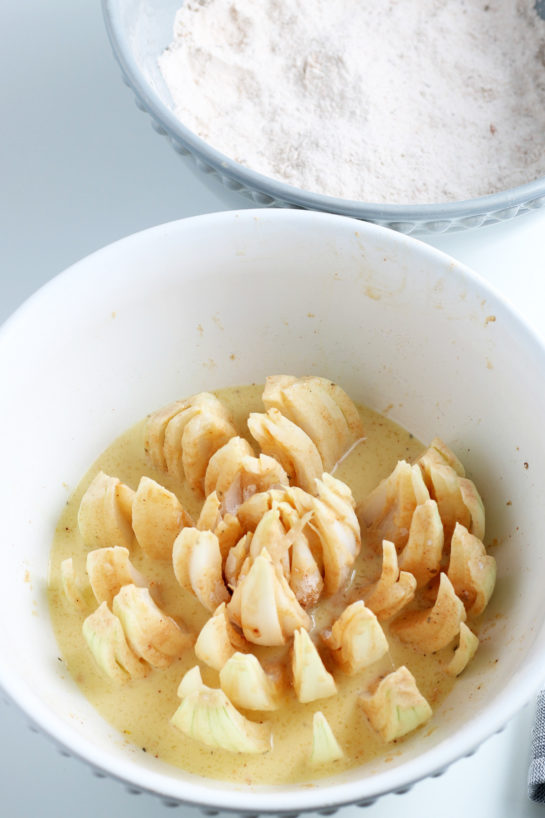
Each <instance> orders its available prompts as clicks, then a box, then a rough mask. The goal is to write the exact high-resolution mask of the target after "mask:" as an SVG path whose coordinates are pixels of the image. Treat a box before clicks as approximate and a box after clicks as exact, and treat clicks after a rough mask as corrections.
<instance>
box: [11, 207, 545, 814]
mask: <svg viewBox="0 0 545 818" xmlns="http://www.w3.org/2000/svg"><path fill="white" fill-rule="evenodd" d="M278 372H290V373H296V374H312V373H315V374H320V375H324V376H326V377H329V378H331V379H333V380H336V381H338V382H339V383H340V384H341V385H342V386H344V387H345V389H346V390H347V391H348V392H349V394H351V396H353V397H354V398H355V399H356V400H358V401H361V402H364V403H367V404H368V405H370V406H372V407H373V408H376V409H379V410H386V411H388V413H389V414H390V416H391V417H393V418H394V419H395V420H396V421H398V422H399V423H401V424H402V425H403V426H405V427H406V428H408V429H410V430H411V431H412V432H413V433H414V434H416V435H417V436H418V437H420V439H421V440H423V441H424V442H427V441H429V440H430V439H431V438H432V437H433V436H434V435H436V434H437V435H440V436H441V437H443V438H444V439H445V440H446V441H447V442H448V443H449V445H451V446H452V447H453V448H454V449H455V451H457V452H458V454H459V455H460V456H461V458H462V460H463V461H464V463H465V464H466V467H467V469H468V471H469V473H470V475H471V476H472V477H473V478H474V479H475V481H476V483H477V485H478V486H479V488H480V489H481V490H482V494H483V497H484V501H485V504H486V507H487V510H488V529H487V537H486V542H487V543H488V544H494V550H493V553H494V554H495V556H496V558H497V560H498V566H499V578H498V586H497V592H496V594H495V596H494V598H493V601H492V603H491V605H490V607H489V610H488V613H487V614H486V622H487V624H486V628H485V631H486V638H485V640H484V641H483V645H482V649H481V650H480V651H479V653H478V655H477V658H476V660H475V662H474V663H473V664H472V665H471V667H470V668H469V669H468V671H467V672H466V673H465V674H464V675H463V676H462V677H461V678H460V680H459V681H458V683H457V684H456V685H455V689H454V691H453V693H452V694H451V695H450V696H449V697H448V698H447V699H446V701H445V702H444V704H443V705H442V706H441V707H440V708H439V709H438V711H437V713H436V716H435V718H434V721H433V724H432V729H431V730H428V731H427V732H423V731H420V732H419V733H418V735H416V736H415V737H413V738H412V739H411V740H410V741H408V742H407V743H405V744H404V745H403V749H402V752H401V753H399V755H396V756H395V758H394V760H393V761H392V762H391V763H389V764H385V763H384V761H383V760H380V761H377V762H373V763H372V764H369V765H367V767H366V768H364V769H363V770H361V769H359V770H356V771H353V772H351V773H347V774H345V775H343V776H342V778H341V777H338V778H334V779H331V780H325V781H324V782H323V783H321V784H319V785H318V786H316V787H312V788H309V789H306V790H302V789H301V788H297V787H292V788H284V789H277V790H275V789H273V790H272V791H271V792H267V788H255V789H253V788H251V787H245V788H244V789H242V788H237V787H234V786H231V785H229V784H222V783H218V782H204V781H201V780H199V779H197V778H194V777H192V776H189V775H186V774H184V773H183V772H182V771H178V770H174V769H172V768H167V767H166V765H164V764H162V763H161V762H159V761H157V760H156V759H153V758H150V757H149V756H147V755H144V754H142V753H141V752H139V751H138V750H137V749H136V748H133V747H131V746H130V745H127V743H126V742H125V741H124V740H123V738H122V737H121V736H119V735H117V734H116V733H115V731H113V729H111V728H110V727H109V726H108V725H107V724H105V723H104V722H103V721H102V720H101V719H100V718H99V717H98V716H97V715H96V713H95V712H94V710H93V709H92V707H90V705H88V703H87V702H86V701H85V700H84V699H83V698H82V696H81V695H80V693H79V691H78V689H77V687H76V685H75V684H74V683H73V681H72V680H71V679H70V678H67V677H66V674H65V672H64V671H63V666H62V664H61V663H60V662H59V661H58V659H57V648H56V643H55V640H54V637H53V634H52V631H51V626H50V622H49V614H48V610H47V600H46V585H47V573H48V555H49V549H50V545H51V540H52V536H53V530H54V527H55V524H56V521H57V519H58V516H59V515H60V512H61V509H62V507H63V504H64V503H65V502H66V499H67V497H68V495H69V494H70V492H71V490H72V489H74V488H75V486H76V484H77V482H78V481H79V479H80V478H81V476H82V475H83V474H84V473H85V471H86V470H87V468H88V466H89V465H90V463H91V462H92V461H93V460H94V459H95V457H96V456H97V455H98V454H99V453H100V452H101V451H102V450H103V449H104V448H105V447H106V446H107V445H108V444H109V443H110V442H111V441H112V440H113V439H114V438H115V437H116V436H117V435H118V434H119V433H121V432H122V431H123V430H125V429H126V428H127V427H128V426H129V425H131V424H132V423H133V422H135V421H137V420H139V419H140V418H142V417H143V416H144V415H145V414H146V413H147V412H149V411H150V410H152V409H154V408H157V407H158V406H160V405H161V404H163V403H166V402H168V401H170V400H172V399H175V398H180V397H183V396H186V395H189V394H191V393H194V392H197V391H199V390H202V389H210V388H217V387H222V386H227V385H237V384H244V383H250V382H262V381H263V380H264V378H265V376H266V375H267V374H272V373H278ZM544 374H545V351H544V349H543V348H542V346H541V345H540V343H539V342H538V341H537V340H536V338H535V337H534V336H533V335H532V334H531V332H530V331H529V330H528V329H527V328H526V327H525V326H524V324H523V322H522V321H521V320H520V319H519V318H518V317H517V316H516V315H514V314H513V313H512V311H511V310H510V309H509V308H508V307H507V306H506V305H505V304H504V303H503V301H502V300H501V299H500V298H499V297H498V296H496V295H495V293H494V292H493V291H492V290H491V289H490V288H489V287H488V286H487V285H486V284H485V283H484V282H482V281H481V280H480V279H479V278H478V277H477V276H475V275H473V274H471V273H470V272H468V271H467V270H465V269H464V268H462V267H461V266H459V265H458V264H457V263H456V262H454V261H453V260H451V259H449V258H447V257H445V256H444V255H442V254H440V253H438V252H437V251H435V250H432V249H431V248H429V247H427V246H426V245H423V244H420V243H419V242H416V241H415V240H411V239H407V238H405V237H403V236H400V235H398V234H395V233H393V232H392V231H388V230H384V229H382V228H379V227H375V226H372V225H367V224H361V223H358V222H355V221H352V220H350V219H346V218H342V217H336V216H329V215H326V214H318V213H308V212H299V211H281V210H277V211H243V212H240V213H223V214H215V215H211V216H206V217H199V218H196V219H189V220H186V221H182V222H176V223H173V224H170V225H164V226H161V227H157V228H154V229H152V230H149V231H145V232H144V233H141V234H137V235H135V236H132V237H130V238H128V239H125V240H123V241H121V242H118V243H117V244H114V245H111V246H110V247H108V248H106V249H104V250H102V251H100V252H98V253H96V254H94V255H93V256H90V257H89V258H87V259H85V260H83V261H82V262H80V263H79V264H77V265H75V266H74V267H73V268H71V269H70V270H68V271H67V272H66V273H64V274H62V275H61V276H59V277H57V278H56V279H55V280H53V281H52V282H50V283H49V284H48V285H47V286H46V287H44V288H43V289H42V290H41V291H39V292H38V293H37V294H36V295H35V296H34V297H33V298H31V299H30V300H29V301H28V302H27V303H26V304H25V305H24V306H23V307H22V308H21V309H20V310H19V311H18V312H17V313H16V314H15V315H14V316H13V317H12V318H11V319H10V321H9V322H8V323H7V324H6V325H5V326H4V328H3V330H2V332H1V333H0V377H1V379H2V381H3V383H4V384H7V385H8V386H9V396H10V399H9V400H5V401H3V402H2V405H1V406H0V419H1V421H2V424H3V425H2V428H4V429H7V430H9V434H7V435H5V440H4V460H5V463H7V464H9V467H8V468H7V469H5V470H4V474H3V477H2V488H3V494H2V497H3V502H2V515H3V531H4V542H3V559H4V571H2V572H1V573H0V656H1V657H2V659H1V661H0V683H1V684H2V685H3V686H4V688H5V689H6V691H7V692H8V694H9V695H11V696H12V697H13V698H14V699H15V700H16V701H17V702H18V703H19V705H20V706H21V707H22V708H23V709H25V710H26V712H27V713H28V714H29V716H30V718H31V719H33V720H35V721H36V722H37V723H38V724H39V725H40V726H41V727H42V728H43V729H45V730H46V731H48V732H50V733H51V734H52V735H53V736H54V737H56V738H57V739H58V740H59V741H61V742H63V743H65V744H66V745H68V746H69V747H70V748H71V750H72V751H73V752H74V753H76V754H78V755H80V756H82V757H83V758H85V759H87V760H88V761H89V762H90V763H92V764H93V765H94V766H96V767H100V768H104V769H107V770H109V771H110V772H112V774H114V775H116V776H119V777H121V778H124V779H126V780H129V781H131V782H133V783H134V784H135V785H136V786H143V787H146V788H149V789H151V790H155V791H158V792H161V793H163V794H165V795H168V796H171V797H173V798H177V797H179V798H181V799H185V800H189V801H194V802H196V803H204V804H211V805H216V806H223V807H232V808H238V809H247V810H253V811H255V810H264V811H266V810H273V811H274V810H275V809H276V810H279V809H290V810H294V809H301V808H311V807H317V806H319V805H323V804H324V803H343V802H349V801H354V800H356V801H357V800H360V801H361V800H365V799H367V798H370V797H373V796H374V795H376V794H379V793H381V792H385V791H389V790H392V789H396V788H400V787H403V786H405V785H406V784H407V783H410V782H411V781H414V780H417V779H418V778H420V777H422V776H424V775H426V774H429V773H430V772H433V771H434V770H436V769H438V768H441V767H442V766H445V765H447V764H448V763H450V762H451V761H452V760H454V759H455V758H457V757H459V756H460V755H462V754H463V753H465V752H468V751H469V750H471V749H472V748H473V747H474V746H476V745H477V744H478V743H479V742H480V741H482V740H483V739H484V738H485V737H486V736H487V735H489V734H490V733H492V732H493V731H494V730H497V729H499V728H500V727H501V726H502V724H503V723H504V722H505V721H506V719H507V718H509V716H510V715H512V714H513V713H514V712H516V710H517V709H518V708H519V707H521V706H522V705H523V703H524V702H525V701H526V700H527V699H528V698H529V697H530V696H531V694H532V692H533V691H534V690H535V689H536V688H537V686H538V684H539V682H540V680H541V678H542V677H543V676H545V661H544V657H545V653H544V648H545V629H544V621H545V597H544V595H543V593H542V576H543V571H544V568H545V566H544V563H545V555H544V552H543V549H542V548H541V544H540V536H539V534H540V531H541V517H542V513H541V504H542V501H541V492H542V488H541V487H542V486H543V485H544V484H545V465H544V464H545V435H544V434H543V431H542V424H541V418H542V417H543V415H544V413H545V386H544V384H545V378H544Z"/></svg>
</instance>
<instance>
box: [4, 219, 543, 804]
mask: <svg viewBox="0 0 545 818" xmlns="http://www.w3.org/2000/svg"><path fill="white" fill-rule="evenodd" d="M256 218H259V219H260V220H267V221H270V222H277V223H279V224H280V225H282V224H284V225H286V226H287V225H290V226H291V227H293V223H294V222H295V223H296V224H297V223H301V224H303V225H304V224H305V223H308V224H310V225H312V226H313V227H315V228H316V232H317V234H320V228H323V227H325V226H326V225H328V224H331V225H333V224H334V223H339V222H346V223H348V224H349V226H350V227H351V230H352V231H353V230H356V231H357V232H358V233H359V235H360V237H363V239H365V237H366V236H377V237H379V238H380V239H382V240H386V241H389V242H392V243H393V244H394V245H397V246H398V247H401V248H403V247H407V248H411V247H412V248H416V249H418V253H419V255H420V256H421V257H422V258H424V259H427V260H429V261H430V262H431V263H436V264H437V265H438V266H439V267H440V269H442V270H444V271H445V274H450V275H452V274H454V275H456V276H457V277H458V278H459V279H460V280H461V281H465V282H466V283H467V284H468V285H470V286H471V287H472V288H473V289H474V290H477V292H479V291H480V292H481V294H482V295H483V296H486V298H487V299H488V303H489V304H490V307H491V308H493V310H494V312H495V313H496V314H497V315H499V316H500V318H501V316H504V317H505V319H506V320H508V321H510V323H511V325H515V326H516V327H517V330H518V335H519V337H520V340H521V342H522V343H523V344H524V346H525V347H526V348H527V349H528V350H531V351H532V352H534V353H537V355H538V356H539V357H540V358H541V359H542V362H543V367H544V369H545V341H544V340H543V339H542V338H541V336H540V335H538V333H537V332H536V331H535V330H534V328H533V327H532V325H530V324H529V323H528V322H527V321H526V320H525V319H524V318H522V317H521V316H520V315H519V313H518V312H517V310H516V309H515V308H514V307H513V306H512V305H511V304H510V303H509V302H508V300H507V299H505V298H504V297H503V296H502V295H501V294H500V293H498V292H497V291H496V290H495V288H494V287H493V286H492V285H491V284H490V283H489V282H488V281H486V280H485V279H484V278H483V277H482V276H480V275H479V274H478V273H475V272H474V271H473V270H471V269H470V268H469V267H467V266H466V265H464V264H461V263H459V262H458V261H456V260H455V259H453V258H452V257H451V256H449V255H447V254H446V253H444V252H442V251H440V250H437V249H436V248H434V247H432V246H431V245H428V244H426V243H425V242H422V241H419V240H418V239H415V238H413V237H409V236H405V235H403V234H401V233H397V232H395V231H392V230H390V229H388V228H385V227H381V226H379V225H375V224H370V223H363V224H362V223H361V222H355V221H354V220H353V219H349V218H347V217H345V216H340V215H336V214H330V213H318V212H314V211H297V210H290V209H274V210H269V209H244V210H240V211H221V212H218V213H210V214H204V215H200V216H193V217H190V218H185V219H179V220H176V221H172V222H168V223H166V224H161V225H157V226H155V227H151V228H148V229H146V230H142V231H139V232H137V233H133V234H131V235H128V236H126V237H124V238H122V239H119V240H118V241H115V242H112V243H111V244H108V245H106V246H105V247H103V248H101V249H99V250H96V251H95V252H93V253H91V254H89V255H88V256H86V257H84V258H82V259H80V260H79V261H77V262H76V263H75V264H73V265H71V266H70V267H68V268H67V269H66V270H64V271H63V272H61V273H59V274H58V275H57V276H55V277H54V278H53V279H51V280H50V281H49V282H47V283H46V284H45V285H43V286H42V287H41V288H40V289H39V290H37V291H36V292H35V293H34V294H33V295H32V296H31V297H30V298H29V299H27V300H26V301H25V302H24V303H23V304H22V305H21V306H20V307H19V308H18V309H17V310H16V311H15V312H14V313H13V314H12V316H11V317H10V318H9V319H8V320H7V321H6V322H5V323H4V325H3V326H2V327H1V328H0V346H1V345H2V344H6V343H8V344H9V343H10V340H11V336H12V335H15V336H16V335H17V333H18V332H20V331H21V330H20V329H19V327H20V326H21V322H23V326H24V322H26V321H27V320H28V319H27V316H26V313H27V312H31V311H32V310H35V309H36V308H39V306H40V302H41V300H42V299H43V298H44V296H46V299H47V298H49V297H50V295H51V294H52V293H55V290H56V288H57V289H58V288H59V287H60V288H63V287H64V286H65V283H66V282H72V281H73V280H74V279H77V277H78V276H81V277H86V276H87V267H88V265H89V263H97V264H98V265H99V267H100V266H102V267H103V268H104V269H111V268H110V265H108V264H104V262H105V261H107V258H108V255H109V254H111V253H115V254H117V253H118V252H119V251H120V250H121V251H125V250H126V249H130V248H131V246H133V245H136V246H138V245H139V244H141V243H142V242H144V243H149V242H152V243H154V242H155V241H156V240H157V239H158V240H159V241H165V240H168V239H169V238H170V237H171V236H172V235H173V234H179V235H180V237H182V236H183V234H184V233H185V232H189V233H190V232H191V230H192V228H193V226H194V225H195V224H197V223H207V227H208V230H210V228H211V227H212V228H213V227H214V226H215V225H222V224H223V225H229V224H232V223H234V221H236V222H237V223H239V224H240V223H243V222H247V223H248V224H255V220H256ZM544 679H545V655H540V654H539V653H538V652H536V655H534V656H533V657H531V658H530V659H529V660H528V661H527V664H526V666H525V672H524V674H523V675H522V674H520V672H519V673H518V674H515V676H514V677H513V679H511V680H510V682H509V683H508V685H507V686H506V687H505V688H504V689H503V690H502V691H501V692H500V693H499V694H498V695H497V697H496V699H495V700H494V702H493V703H492V704H489V705H488V706H487V707H486V709H485V710H482V711H481V712H480V713H479V714H478V715H477V716H476V717H475V718H474V719H473V720H471V722H468V723H466V724H465V725H464V726H463V727H462V728H461V729H460V731H459V732H458V733H457V734H456V735H455V736H454V737H452V738H451V740H449V741H443V742H441V744H439V745H438V746H437V747H435V748H432V749H431V750H427V751H426V752H424V753H421V754H419V755H418V756H416V758H414V759H411V760H409V761H407V762H406V763H404V764H402V765H400V766H399V767H396V768H393V769H391V770H386V771H384V772H380V773H377V774H376V775H373V776H366V777H365V778H363V779H360V780H357V781H349V782H346V781H341V782H337V783H332V784H329V783H327V780H322V781H321V782H319V783H318V785H317V786H315V787H309V788H305V787H299V788H298V789H297V790H296V789H295V788H290V789H284V790H282V789H280V790H279V791H274V790H273V791H271V789H270V788H269V789H261V788H255V789H254V790H252V791H250V792H248V791H247V789H246V788H239V789H235V788H233V789H229V790H222V789H221V783H219V782H215V781H214V782H212V783H213V784H214V785H218V783H219V786H216V787H214V786H212V787H211V786H210V783H211V782H210V781H209V780H208V779H200V778H197V777H195V783H193V781H192V782H191V784H188V783H187V781H182V780H180V779H177V778H176V777H175V776H173V775H169V774H168V772H165V773H163V772H161V773H158V772H155V771H153V772H152V771H149V770H146V771H144V770H142V769H140V768H138V767H137V766H136V765H134V763H133V762H131V761H129V760H126V759H107V762H108V763H107V764H105V762H104V754H103V753H102V752H99V750H98V749H97V748H95V747H94V746H93V745H90V744H89V743H88V742H87V740H86V739H85V737H84V736H82V735H80V734H79V733H78V732H77V731H76V730H75V729H74V728H73V727H72V726H71V725H70V724H67V723H65V722H64V721H62V720H61V719H60V717H58V716H56V715H55V714H54V713H53V712H52V711H50V710H49V708H48V707H47V706H46V705H45V704H44V703H43V702H42V700H41V699H39V698H38V697H37V695H36V693H35V692H34V691H33V689H32V688H31V687H30V686H29V685H28V684H27V683H26V681H25V680H21V679H20V678H18V675H17V674H15V675H13V674H12V673H11V667H10V665H9V663H0V688H2V689H3V690H4V691H5V693H6V695H7V696H8V697H9V698H10V699H12V700H13V702H14V703H15V704H16V705H17V706H18V707H19V708H20V709H21V710H22V711H23V712H24V713H25V714H26V716H27V717H28V718H29V719H30V720H31V722H32V723H33V724H34V725H36V726H37V727H38V728H39V730H40V731H41V732H43V733H44V734H46V735H47V736H49V737H50V738H51V739H53V741H54V742H55V743H57V744H58V745H61V747H64V748H66V749H67V750H68V752H69V754H70V755H72V756H74V757H77V758H79V759H81V760H83V761H84V762H86V763H87V764H89V765H90V766H91V767H92V768H93V769H94V770H95V771H98V772H100V773H102V774H104V775H106V776H108V777H111V778H114V779H117V780H119V781H121V782H123V783H125V784H126V785H129V787H131V788H134V789H137V790H139V791H145V792H149V793H152V794H154V795H156V796H158V797H160V798H162V799H163V800H165V801H167V802H171V803H174V802H176V803H185V804H191V805H194V806H197V807H199V808H201V809H203V810H216V809H217V810H223V811H231V812H236V813H239V814H240V813H244V814H248V815H257V814H281V813H290V814H294V813H300V812H306V811H314V810H327V809H329V810H330V811H336V810H337V809H338V808H340V807H341V806H345V805H349V804H358V803H360V804H361V805H368V804H370V803H371V802H373V801H374V800H376V799H377V798H379V797H380V796H382V795H385V794H388V793H392V792H394V793H395V792H397V793H402V792H405V791H407V790H408V789H410V788H411V787H412V785H413V784H415V783H417V782H418V781H420V780H422V779H424V778H428V777H430V776H434V775H437V774H439V773H441V772H443V771H444V770H445V769H447V768H448V767H449V766H450V765H451V764H452V763H454V762H455V761H457V760H458V759H460V758H462V757H464V756H466V755H471V754H472V753H473V752H474V751H475V750H476V749H477V747H478V746H479V745H480V744H482V742H483V741H485V740H486V739H487V738H488V737H490V736H491V735H493V734H494V733H497V732H499V731H500V730H501V729H502V728H503V727H504V726H505V724H506V723H507V722H508V721H509V720H510V719H511V718H512V717H513V716H514V715H515V714H516V713H517V712H518V711H519V710H520V709H521V708H522V707H523V706H524V705H525V704H526V703H527V702H528V701H529V700H530V699H531V698H532V696H533V695H534V694H535V693H536V692H537V690H538V688H539V687H540V686H541V684H542V682H543V681H544ZM362 784H363V785H364V786H363V788H362ZM184 790H185V791H187V795H185V794H184ZM226 801H227V803H226Z"/></svg>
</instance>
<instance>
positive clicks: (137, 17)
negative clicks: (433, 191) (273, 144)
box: [102, 0, 545, 235]
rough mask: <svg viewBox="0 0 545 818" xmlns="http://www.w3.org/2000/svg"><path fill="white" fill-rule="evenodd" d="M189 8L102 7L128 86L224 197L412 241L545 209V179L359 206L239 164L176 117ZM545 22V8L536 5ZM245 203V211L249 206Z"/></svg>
mask: <svg viewBox="0 0 545 818" xmlns="http://www.w3.org/2000/svg"><path fill="white" fill-rule="evenodd" d="M180 5H181V0H102V7H103V12H104V19H105V23H106V30H107V32H108V37H109V39H110V43H111V45H112V49H113V52H114V55H115V58H116V60H117V62H118V63H119V67H120V69H121V73H122V76H123V79H124V81H125V83H126V84H127V85H128V86H129V87H130V88H131V89H132V91H133V92H134V95H135V99H136V104H137V105H138V107H139V108H140V109H141V110H142V111H145V112H146V113H147V114H149V115H150V117H151V121H152V125H153V127H154V128H155V130H156V131H157V132H158V133H159V134H161V135H163V136H165V137H166V138H167V139H168V140H169V141H170V143H171V144H172V147H173V148H174V150H176V151H177V152H178V153H180V154H181V155H182V156H184V157H186V158H187V160H188V162H189V166H190V167H192V168H193V169H195V170H196V171H197V173H198V175H199V176H200V177H201V179H202V181H203V183H205V184H208V185H209V186H211V187H212V188H213V189H214V191H215V193H216V194H217V195H221V190H222V186H224V187H225V188H226V189H227V190H228V191H231V192H230V193H229V203H228V204H227V206H229V207H230V206H232V204H231V202H232V200H233V191H234V192H236V193H239V194H240V195H241V197H244V199H246V200H248V199H249V200H250V201H251V202H252V203H255V204H256V205H257V206H259V207H264V206H280V207H288V206H289V207H304V208H309V209H312V210H323V211H326V212H329V213H338V214H341V215H343V216H352V217H354V218H357V219H365V220H366V221H371V222H374V223H376V224H381V225H383V226H386V227H392V228H393V229H395V230H398V231H400V232H401V233H406V234H413V235H419V234H436V233H445V232H455V231H459V230H466V229H469V228H475V227H481V226H483V225H487V224H494V223H498V222H503V221H508V220H510V219H512V218H513V217H514V216H518V215H520V214H522V213H526V212H528V211H530V210H537V209H540V208H542V207H545V177H543V178H541V179H536V180H535V181H533V182H528V183H527V184H524V185H519V186H518V187H515V188H511V189H510V190H503V191H501V192H499V193H494V194H491V195H490V196H480V197H479V198H476V199H467V200H466V201H454V202H444V203H431V204H396V203H395V202H388V203H387V204H381V203H373V202H361V201H352V200H350V199H341V198H337V197H335V196H325V195H323V194H319V193H312V192H311V191H308V190H303V189H302V188H297V187H294V186H293V185H289V184H287V183H286V182H282V181H279V180H278V179H273V178H271V177H269V176H265V175H264V174H262V173H258V172H257V171H255V170H252V169H251V168H247V167H245V166H244V165H241V164H240V163H239V162H235V161H234V160H233V159H231V158H230V157H228V156H226V155H225V154H223V153H221V152H220V151H218V150H216V149H215V148H213V147H212V146H211V145H209V144H208V143H207V142H205V141H204V139H201V138H200V137H199V136H197V134H195V133H194V132H193V131H191V130H190V129H189V128H187V127H186V126H185V125H184V124H183V123H182V122H180V120H179V119H178V118H177V117H176V115H175V113H174V105H173V102H172V98H171V96H170V92H169V90H168V88H167V87H166V84H165V82H164V80H163V77H162V75H161V72H160V70H159V66H158V64H157V59H158V57H159V56H160V54H162V52H163V51H164V49H165V48H166V47H167V46H168V45H170V43H171V41H172V37H173V34H172V31H173V25H174V15H175V14H176V11H177V10H178V8H179V7H180ZM536 10H537V13H538V14H539V15H540V16H541V17H543V18H545V0H536ZM242 201H243V200H242V199H241V206H242Z"/></svg>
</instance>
